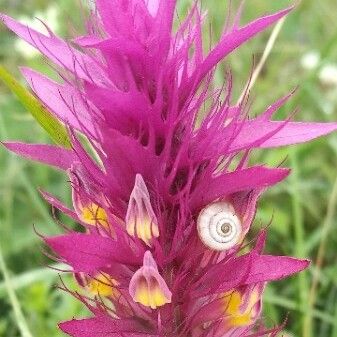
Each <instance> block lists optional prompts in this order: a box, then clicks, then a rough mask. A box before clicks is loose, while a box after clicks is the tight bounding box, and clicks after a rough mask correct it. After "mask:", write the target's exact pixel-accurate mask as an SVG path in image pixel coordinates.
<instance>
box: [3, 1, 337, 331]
mask: <svg viewBox="0 0 337 337" xmlns="http://www.w3.org/2000/svg"><path fill="white" fill-rule="evenodd" d="M95 3H96V8H95V9H94V10H92V12H91V13H90V16H89V20H88V23H87V25H86V26H87V33H86V35H84V36H80V37H76V38H75V39H74V40H73V41H71V42H66V41H64V40H62V39H61V38H59V37H58V36H56V35H54V34H53V33H52V32H51V31H50V30H48V32H47V33H46V34H41V33H39V32H37V31H35V30H33V29H30V28H29V27H26V26H25V25H22V24H20V23H19V22H17V21H15V20H14V19H12V18H10V17H8V16H6V15H2V16H1V19H2V21H3V23H4V24H5V25H6V26H7V27H8V28H9V29H11V30H12V31H13V32H14V33H16V34H17V35H18V36H20V37H21V38H22V39H24V40H25V41H27V42H28V43H30V44H31V45H33V46H34V47H36V48H37V49H38V50H39V51H40V52H41V53H42V54H43V55H44V56H45V57H47V58H48V59H49V60H50V62H52V63H53V64H54V65H55V67H56V69H58V71H59V74H60V80H59V81H57V82H55V81H53V80H51V79H49V78H47V77H46V76H44V75H42V74H39V73H37V72H36V71H34V70H32V69H27V68H22V73H23V75H24V76H25V78H26V80H27V81H28V83H29V85H30V86H31V88H32V90H33V92H34V93H35V95H36V96H37V97H38V98H39V99H40V101H41V103H42V104H43V105H45V106H46V107H47V108H48V109H49V110H50V112H51V113H52V114H53V115H54V116H56V117H57V118H58V119H59V120H60V121H61V122H63V123H64V124H65V125H66V126H67V128H68V130H69V137H70V138H71V143H72V148H71V149H64V148H61V147H58V146H53V145H47V144H45V145H43V144H23V143H18V142H7V143H5V144H4V145H5V146H6V147H7V148H8V149H9V150H11V151H14V152H16V153H17V154H19V155H22V156H24V157H27V158H29V159H33V160H36V161H39V162H42V163H45V164H48V165H51V166H54V167H56V168H58V169H61V170H64V171H65V172H67V174H68V175H69V177H70V182H71V188H72V191H73V208H74V210H72V209H69V208H68V207H66V206H65V205H64V204H63V203H62V202H61V201H59V200H58V199H57V198H55V197H53V196H51V195H50V194H48V193H45V192H44V193H43V196H44V197H45V198H46V200H47V201H48V202H49V203H50V204H51V205H52V206H53V207H56V208H58V209H60V210H61V211H62V212H64V213H65V214H67V215H68V216H70V217H72V218H73V219H75V220H76V221H77V222H79V223H80V224H81V225H82V226H83V231H82V232H81V233H76V232H73V231H70V232H67V233H66V234H64V235H60V236H53V237H47V238H45V242H46V244H47V245H48V246H49V247H50V248H51V249H52V250H53V251H54V252H55V253H56V254H57V255H58V256H59V258H60V259H61V260H62V261H64V262H65V263H67V264H68V265H69V266H70V267H71V270H72V271H73V273H74V275H75V277H76V280H77V281H78V284H79V287H80V289H82V291H83V293H84V294H85V295H81V290H79V291H76V292H74V293H73V295H74V296H75V297H76V298H78V299H79V300H81V301H83V302H84V304H85V305H86V306H87V307H88V308H89V309H90V310H91V312H92V316H91V317H90V318H86V319H81V320H71V321H68V322H63V323H61V324H60V328H61V330H62V331H64V332H65V333H67V334H69V335H70V336H74V337H93V336H102V337H118V336H134V337H136V336H137V337H145V336H148V337H162V336H172V337H186V336H189V337H226V336H228V337H229V336H231V337H235V336H248V335H249V336H252V335H254V336H258V335H275V334H276V333H277V330H278V329H277V328H271V329H270V330H267V328H265V327H264V326H263V323H262V322H261V319H260V312H261V308H262V295H263V289H264V286H265V284H266V282H269V281H274V280H279V279H282V278H285V277H287V276H289V275H292V274H294V273H297V272H299V271H301V270H303V269H305V268H306V267H307V266H308V261H306V260H298V259H294V258H290V257H284V256H270V255H265V254H263V248H264V242H265V237H266V232H265V230H262V231H261V232H260V234H259V235H258V237H257V238H256V240H255V243H249V244H248V243H247V242H246V241H245V236H246V234H247V233H248V231H249V229H250V226H251V224H252V221H253V220H254V215H255V210H256V205H257V202H258V199H259V197H260V195H261V194H262V193H263V191H264V190H265V189H266V188H268V187H270V186H273V185H275V184H277V183H278V182H280V181H282V180H283V179H284V178H286V177H287V175H288V173H289V170H288V169H286V168H268V167H265V166H263V165H258V166H249V164H248V159H249V158H248V157H249V153H250V152H251V151H252V150H253V149H259V148H272V147H279V146H285V145H289V144H294V143H301V142H306V141H309V140H311V139H314V138H316V137H319V136H322V135H326V134H328V133H330V132H332V131H334V130H336V129H337V124H336V123H299V122H292V121H291V120H290V119H289V120H286V121H272V117H273V115H274V113H275V112H276V111H277V110H278V109H279V108H280V107H282V106H283V105H284V104H285V103H286V102H287V100H288V99H289V98H290V97H291V94H290V95H287V96H285V97H284V98H281V99H280V100H278V101H277V102H276V103H274V104H272V105H270V106H269V107H268V108H267V109H266V110H265V111H263V112H261V114H260V115H259V116H258V117H255V118H248V117H247V106H246V104H245V100H244V101H243V103H240V104H239V105H232V99H231V85H232V83H231V80H230V78H227V79H226V83H227V85H226V86H225V88H224V89H221V90H220V89H214V88H213V86H212V85H211V82H212V78H213V73H214V69H215V67H216V66H217V64H218V63H219V62H220V61H221V60H223V59H224V58H225V57H226V56H227V55H229V54H230V53H231V52H232V51H233V50H235V49H236V48H238V47H239V46H240V45H242V44H243V43H245V42H246V41H247V40H249V39H251V38H252V37H254V36H255V35H257V34H258V33H259V32H261V31H263V30H265V29H266V28H267V27H269V26H270V25H272V24H273V23H275V22H276V21H277V20H279V19H281V18H282V17H284V16H285V15H287V14H288V13H289V12H290V11H291V9H292V8H289V9H285V10H283V11H280V12H278V13H275V14H272V15H268V16H265V17H261V18H259V19H257V20H255V21H253V22H250V23H249V24H247V25H244V26H241V25H240V24H239V21H240V20H239V17H237V18H236V19H235V20H234V24H233V25H232V26H230V25H228V24H227V25H226V27H227V29H226V30H225V31H224V33H223V35H222V37H221V39H220V41H219V42H218V43H217V44H216V45H215V46H214V47H213V48H212V49H211V50H210V51H209V52H208V53H205V52H204V49H205V48H204V46H203V39H202V31H203V29H202V25H203V22H204V21H205V15H204V14H203V13H202V12H201V10H200V8H199V6H198V3H197V2H196V3H195V5H194V6H193V7H192V8H191V9H190V11H189V12H188V14H187V15H186V17H185V18H184V19H180V20H179V24H178V22H177V25H173V21H174V14H175V7H176V1H175V0H96V2H95ZM174 27H176V28H174ZM84 140H85V141H84ZM88 144H89V147H90V148H91V149H90V151H89V150H88ZM93 152H95V153H94V154H95V155H94V156H93V155H92V154H93ZM238 159H239V160H238ZM244 245H246V246H244ZM243 247H245V249H242V248H243ZM67 291H69V292H70V290H69V289H67ZM88 293H89V295H88Z"/></svg>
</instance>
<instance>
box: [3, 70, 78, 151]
mask: <svg viewBox="0 0 337 337" xmlns="http://www.w3.org/2000/svg"><path fill="white" fill-rule="evenodd" d="M0 80H2V82H3V83H4V84H5V85H6V86H7V87H8V88H9V89H10V90H11V92H12V93H14V94H15V95H16V96H17V98H18V99H19V101H20V102H21V104H22V105H23V106H24V107H25V108H26V109H27V110H28V111H29V112H30V113H31V114H32V116H33V117H34V118H35V119H36V121H37V122H38V123H39V124H40V125H41V127H42V128H43V129H44V130H45V131H47V133H48V134H49V136H50V138H51V139H52V140H53V141H54V142H55V143H56V144H58V145H61V146H63V147H66V148H70V147H71V143H70V139H69V136H68V133H67V129H66V128H65V126H64V125H63V124H62V123H60V122H59V121H58V120H57V119H56V118H55V117H54V116H53V115H52V114H51V113H50V112H49V111H48V110H47V109H46V108H45V107H44V106H43V105H42V104H41V103H40V102H39V101H38V99H36V98H35V97H34V96H33V95H32V94H31V93H30V92H29V91H28V90H27V89H26V88H25V87H24V86H22V85H21V84H20V83H19V82H18V81H17V80H16V79H15V78H14V77H13V75H11V74H10V73H9V72H8V71H7V70H6V69H5V68H4V67H3V66H1V65H0Z"/></svg>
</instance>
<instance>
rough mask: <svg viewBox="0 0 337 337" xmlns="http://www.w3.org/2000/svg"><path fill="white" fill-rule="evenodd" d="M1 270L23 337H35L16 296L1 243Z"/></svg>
mask: <svg viewBox="0 0 337 337" xmlns="http://www.w3.org/2000/svg"><path fill="white" fill-rule="evenodd" d="M0 270H1V272H2V274H3V277H4V281H5V287H6V290H7V293H8V297H9V300H10V302H11V305H12V308H13V311H14V315H15V318H16V323H17V325H18V328H19V330H20V333H21V336H22V337H33V335H32V334H31V332H30V330H29V328H28V324H27V321H26V319H25V317H24V315H23V313H22V310H21V306H20V303H19V301H18V298H17V297H16V294H15V291H14V289H13V287H12V284H11V279H10V276H9V273H8V270H7V266H6V263H5V260H4V257H3V254H2V250H1V245H0Z"/></svg>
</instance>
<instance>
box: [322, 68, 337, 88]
mask: <svg viewBox="0 0 337 337" xmlns="http://www.w3.org/2000/svg"><path fill="white" fill-rule="evenodd" d="M318 77H319V79H320V81H321V82H322V84H324V85H327V86H334V87H337V64H336V63H329V64H326V65H325V66H323V67H322V69H321V71H320V72H319V75H318Z"/></svg>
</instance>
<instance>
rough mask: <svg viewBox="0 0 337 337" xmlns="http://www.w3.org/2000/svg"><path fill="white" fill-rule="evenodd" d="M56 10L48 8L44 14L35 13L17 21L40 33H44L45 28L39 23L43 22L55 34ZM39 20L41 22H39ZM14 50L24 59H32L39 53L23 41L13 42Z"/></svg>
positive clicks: (54, 7)
mask: <svg viewBox="0 0 337 337" xmlns="http://www.w3.org/2000/svg"><path fill="white" fill-rule="evenodd" d="M57 16H58V8H57V6H49V7H48V8H47V10H46V11H44V12H40V11H39V12H35V13H34V15H33V17H28V16H21V17H19V21H20V22H22V23H24V24H26V25H27V26H29V27H30V28H32V29H35V30H37V31H39V32H41V33H44V34H45V33H46V28H45V27H44V26H43V24H42V23H41V21H42V22H44V23H45V24H46V25H47V26H48V27H49V28H50V29H51V30H52V31H54V32H57V30H58V28H59V25H58V20H57ZM40 20H41V21H40ZM15 49H16V50H17V51H18V52H19V53H20V54H21V55H23V56H24V57H27V58H33V57H35V56H38V55H40V53H39V51H38V50H36V49H35V48H33V47H32V46H31V45H30V44H28V43H27V42H25V41H23V40H19V39H18V40H17V41H16V42H15Z"/></svg>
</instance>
